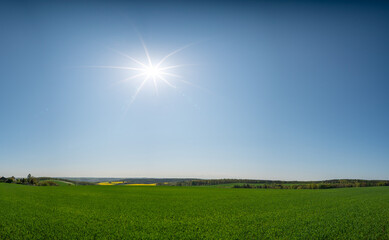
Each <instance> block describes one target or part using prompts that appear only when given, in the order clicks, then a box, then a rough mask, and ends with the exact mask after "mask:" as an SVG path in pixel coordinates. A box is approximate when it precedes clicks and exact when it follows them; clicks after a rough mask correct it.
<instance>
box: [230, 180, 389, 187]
mask: <svg viewBox="0 0 389 240" xmlns="http://www.w3.org/2000/svg"><path fill="white" fill-rule="evenodd" d="M376 186H389V181H366V180H356V181H355V180H354V181H350V180H342V181H341V182H327V181H323V182H322V183H310V184H287V185H286V184H270V185H268V184H263V185H250V184H243V185H242V184H240V185H238V184H237V185H234V188H272V189H328V188H349V187H376Z"/></svg>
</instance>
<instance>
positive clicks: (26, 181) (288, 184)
mask: <svg viewBox="0 0 389 240" xmlns="http://www.w3.org/2000/svg"><path fill="white" fill-rule="evenodd" d="M113 180H114V181H122V182H123V183H125V184H152V183H156V184H157V185H158V186H194V187H195V186H216V185H228V187H232V188H265V189H266V188H270V189H327V188H349V187H375V186H389V181H388V180H363V179H333V180H324V181H277V180H253V179H190V178H124V179H123V178H52V177H33V176H32V175H31V174H28V176H27V177H26V178H15V177H14V176H12V177H7V178H6V177H1V178H0V182H5V183H14V184H23V185H34V186H57V185H58V181H64V182H68V183H71V184H72V185H95V184H97V182H102V181H108V182H110V181H113ZM56 181H57V182H56Z"/></svg>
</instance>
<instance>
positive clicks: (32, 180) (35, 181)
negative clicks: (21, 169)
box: [0, 174, 58, 186]
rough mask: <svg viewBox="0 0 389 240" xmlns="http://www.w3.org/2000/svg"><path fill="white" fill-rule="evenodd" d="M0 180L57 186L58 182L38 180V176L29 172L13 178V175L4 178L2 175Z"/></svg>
mask: <svg viewBox="0 0 389 240" xmlns="http://www.w3.org/2000/svg"><path fill="white" fill-rule="evenodd" d="M0 182H5V183H15V184H23V185H32V186H58V184H57V183H55V182H53V181H40V179H39V178H36V177H33V176H32V175H31V174H28V175H27V177H26V178H15V177H14V176H12V177H8V178H6V177H4V176H3V177H1V178H0Z"/></svg>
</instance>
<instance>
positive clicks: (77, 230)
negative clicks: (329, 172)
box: [0, 184, 389, 239]
mask: <svg viewBox="0 0 389 240" xmlns="http://www.w3.org/2000/svg"><path fill="white" fill-rule="evenodd" d="M0 216H1V221H0V239H334V238H336V239H389V232H388V230H389V187H371V188H343V189H327V190H276V189H233V188H196V187H153V188H150V187H133V188H130V187H126V186H108V187H107V186H75V187H34V186H24V185H16V184H0Z"/></svg>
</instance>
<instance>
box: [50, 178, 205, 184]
mask: <svg viewBox="0 0 389 240" xmlns="http://www.w3.org/2000/svg"><path fill="white" fill-rule="evenodd" d="M57 179H66V180H69V181H75V182H89V183H99V182H127V183H130V184H131V183H132V184H150V183H176V182H183V181H194V180H200V179H198V178H89V177H79V178H75V177H59V178H57Z"/></svg>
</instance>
